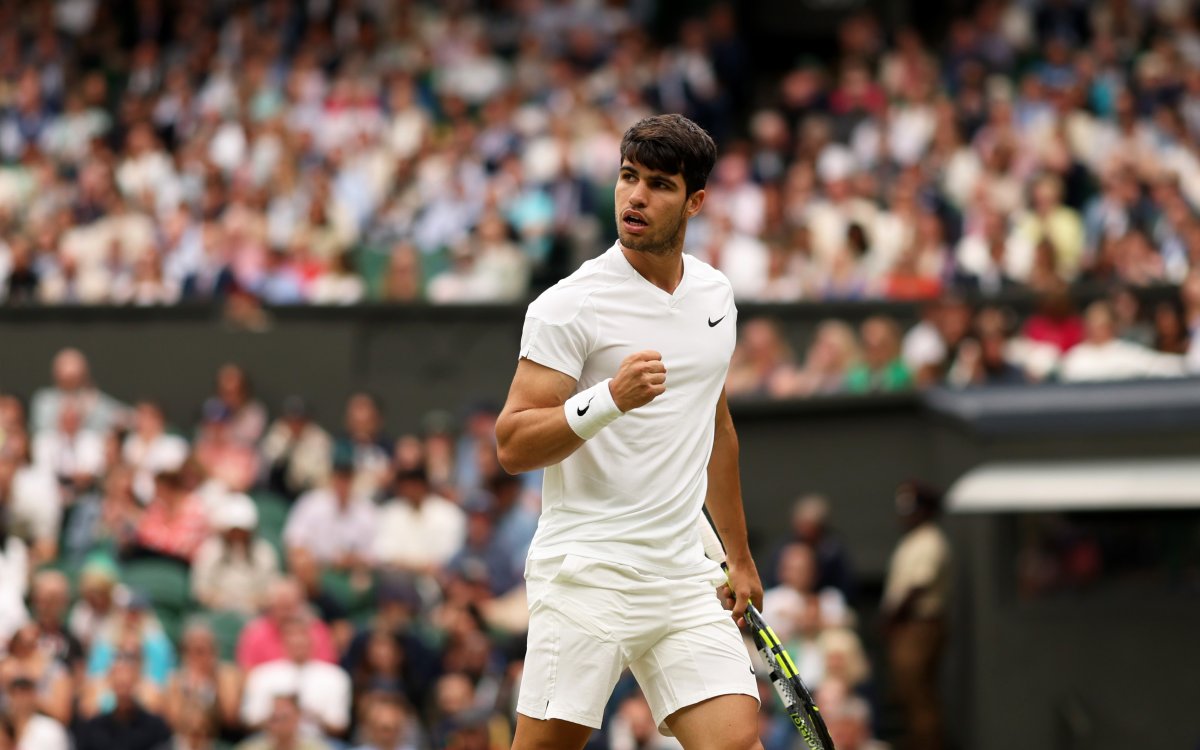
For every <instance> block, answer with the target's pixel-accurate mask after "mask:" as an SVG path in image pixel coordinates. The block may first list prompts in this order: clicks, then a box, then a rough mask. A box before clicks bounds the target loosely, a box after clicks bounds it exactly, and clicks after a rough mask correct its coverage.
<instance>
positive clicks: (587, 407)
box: [575, 396, 595, 417]
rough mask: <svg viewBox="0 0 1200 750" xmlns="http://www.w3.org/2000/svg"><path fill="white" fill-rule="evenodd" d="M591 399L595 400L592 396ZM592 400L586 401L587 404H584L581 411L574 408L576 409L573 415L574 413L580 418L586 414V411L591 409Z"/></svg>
mask: <svg viewBox="0 0 1200 750" xmlns="http://www.w3.org/2000/svg"><path fill="white" fill-rule="evenodd" d="M592 398H595V396H592ZM592 398H589V399H588V402H587V404H586V405H584V407H583V408H582V409H580V408H578V407H576V408H575V413H576V414H578V415H579V416H581V417H582V416H583V415H584V414H587V410H588V409H590V408H592Z"/></svg>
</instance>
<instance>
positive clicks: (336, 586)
mask: <svg viewBox="0 0 1200 750" xmlns="http://www.w3.org/2000/svg"><path fill="white" fill-rule="evenodd" d="M321 588H322V589H323V590H324V592H325V593H326V594H328V595H329V596H331V597H333V598H334V599H336V600H337V602H338V604H340V605H342V606H343V607H345V609H346V614H347V615H348V616H349V619H350V620H351V621H353V622H358V621H359V620H360V619H361V618H362V616H363V615H364V614H365V615H369V614H370V613H371V612H372V611H373V610H374V607H375V580H374V578H373V577H372V579H371V582H370V584H369V585H368V586H367V587H366V588H357V587H355V585H354V582H353V581H352V578H351V575H350V574H349V573H347V572H345V571H341V570H325V571H323V572H322V573H321Z"/></svg>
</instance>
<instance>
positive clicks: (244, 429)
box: [212, 364, 267, 445]
mask: <svg viewBox="0 0 1200 750" xmlns="http://www.w3.org/2000/svg"><path fill="white" fill-rule="evenodd" d="M212 400H213V401H215V402H217V403H219V404H221V405H222V406H223V407H225V412H226V413H227V414H228V415H229V416H228V424H227V425H226V427H227V429H228V431H229V433H230V438H231V439H233V440H234V441H236V442H238V443H241V444H243V445H257V444H258V441H259V440H260V439H261V438H262V434H263V430H265V429H266V427H267V410H266V408H265V407H263V405H262V403H261V402H259V401H257V400H256V399H255V398H254V394H253V392H252V391H251V389H250V379H249V377H248V376H247V375H246V371H245V370H243V369H242V368H241V367H239V366H238V365H235V364H225V365H221V367H220V369H218V370H217V393H216V395H215V396H213V397H212Z"/></svg>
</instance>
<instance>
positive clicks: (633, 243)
mask: <svg viewBox="0 0 1200 750" xmlns="http://www.w3.org/2000/svg"><path fill="white" fill-rule="evenodd" d="M617 227H618V228H617V236H618V238H619V239H620V240H621V244H622V245H624V246H625V247H627V248H629V249H630V250H635V251H637V252H639V253H646V254H647V255H656V256H667V255H670V254H671V253H673V252H675V251H676V250H679V249H680V248H682V247H683V234H684V231H685V230H686V229H687V221H686V220H685V219H684V218H683V214H682V212H681V213H680V215H679V217H678V218H677V219H676V222H675V228H674V229H673V230H671V231H670V232H669V233H664V234H661V235H660V234H659V233H658V232H655V233H653V236H649V237H648V236H646V235H642V236H641V237H639V236H637V235H627V234H626V233H625V231H624V230H623V229H622V228H621V223H620V217H618V218H617Z"/></svg>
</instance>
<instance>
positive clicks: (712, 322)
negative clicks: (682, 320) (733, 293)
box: [708, 313, 729, 328]
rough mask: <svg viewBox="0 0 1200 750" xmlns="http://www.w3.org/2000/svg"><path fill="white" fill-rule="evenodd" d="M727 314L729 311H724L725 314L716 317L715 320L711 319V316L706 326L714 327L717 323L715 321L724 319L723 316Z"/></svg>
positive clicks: (718, 321)
mask: <svg viewBox="0 0 1200 750" xmlns="http://www.w3.org/2000/svg"><path fill="white" fill-rule="evenodd" d="M728 314H729V313H726V314H725V315H722V316H721V317H719V318H717V319H716V320H713V319H712V318H709V319H708V327H709V328H715V327H716V325H717V323H720V322H721V321H722V320H725V316H726V315H728Z"/></svg>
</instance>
